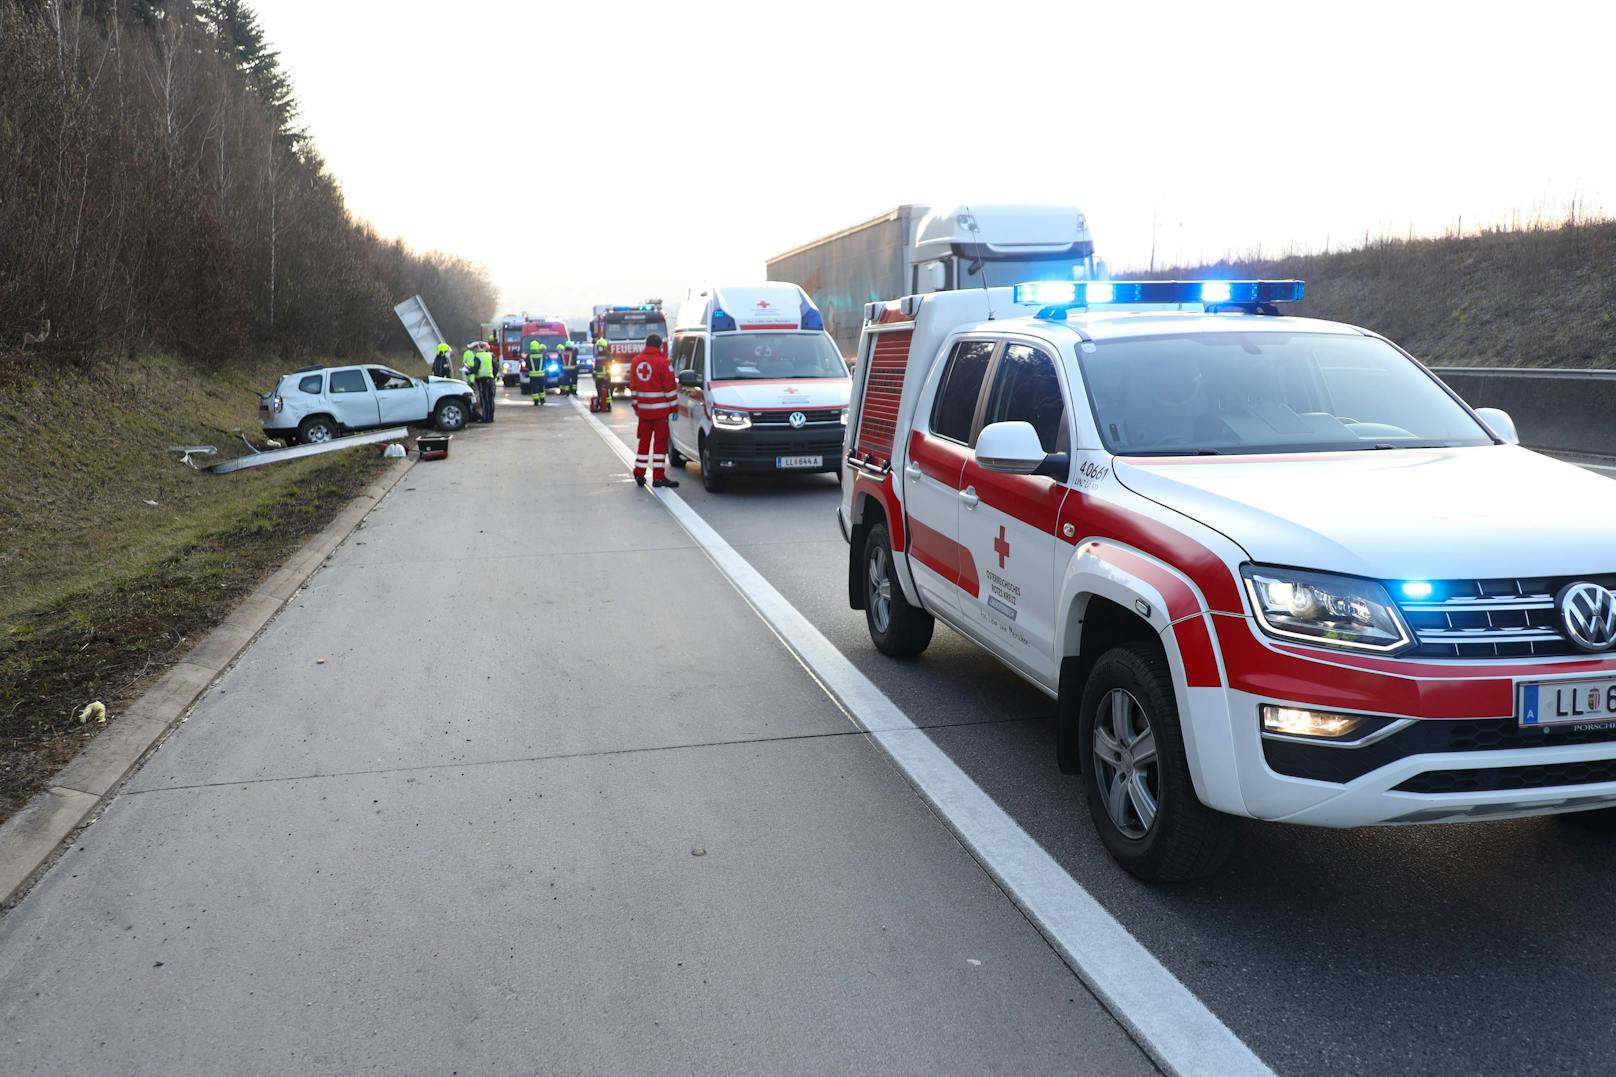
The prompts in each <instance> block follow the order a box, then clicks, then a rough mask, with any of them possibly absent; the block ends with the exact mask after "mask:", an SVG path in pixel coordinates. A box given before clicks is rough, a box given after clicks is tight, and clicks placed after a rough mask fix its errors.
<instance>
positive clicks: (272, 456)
mask: <svg viewBox="0 0 1616 1077" xmlns="http://www.w3.org/2000/svg"><path fill="white" fill-rule="evenodd" d="M409 435H410V432H409V431H408V430H406V429H405V428H404V427H402V426H395V427H393V428H391V429H388V430H377V431H375V432H373V433H369V434H354V435H352V436H350V437H345V438H336V439H335V440H333V441H325V442H321V443H319V444H316V445H294V446H292V447H291V448H289V449H270V450H268V451H266V452H258V451H257V450H254V452H253V454H252V455H250V456H238V457H237V458H236V459H234V460H221V461H220V462H219V463H217V464H213V465H210V466H209V467H208V468H207V469H206V470H208V471H211V472H213V473H214V474H215V475H227V474H229V473H230V472H232V471H240V470H242V469H243V468H249V467H257V466H259V465H260V464H278V463H280V462H282V461H284V460H301V459H302V458H303V457H305V456H319V455H320V454H321V453H328V452H335V451H336V450H338V449H351V448H354V447H355V446H357V445H379V444H381V443H382V442H384V441H398V440H401V439H403V438H407V437H409ZM192 466H193V467H194V466H195V465H194V464H193V465H192Z"/></svg>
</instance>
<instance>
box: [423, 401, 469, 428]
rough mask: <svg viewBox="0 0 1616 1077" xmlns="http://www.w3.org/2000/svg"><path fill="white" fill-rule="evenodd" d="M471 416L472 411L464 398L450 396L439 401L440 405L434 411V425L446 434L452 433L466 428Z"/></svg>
mask: <svg viewBox="0 0 1616 1077" xmlns="http://www.w3.org/2000/svg"><path fill="white" fill-rule="evenodd" d="M470 418H471V412H470V411H469V409H468V408H467V406H466V402H465V401H464V400H460V399H458V398H456V397H452V396H451V397H449V398H447V399H444V400H440V401H438V406H437V407H436V408H434V409H433V411H432V425H433V426H435V427H437V428H438V429H439V430H440V431H442V432H443V433H445V434H452V433H454V432H455V431H456V430H464V429H465V428H466V422H467V420H468V419H470Z"/></svg>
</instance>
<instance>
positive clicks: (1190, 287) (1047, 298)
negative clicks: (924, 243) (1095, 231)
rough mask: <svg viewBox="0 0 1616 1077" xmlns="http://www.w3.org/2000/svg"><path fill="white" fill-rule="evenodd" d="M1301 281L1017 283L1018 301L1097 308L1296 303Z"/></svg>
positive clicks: (1303, 287)
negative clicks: (1172, 304)
mask: <svg viewBox="0 0 1616 1077" xmlns="http://www.w3.org/2000/svg"><path fill="white" fill-rule="evenodd" d="M1306 291H1307V285H1306V283H1305V282H1303V281H1299V280H1097V281H1084V280H1077V281H1066V280H1035V281H1028V282H1027V283H1026V284H1018V285H1016V287H1015V301H1016V302H1017V303H1021V304H1026V305H1028V306H1039V307H1093V306H1101V305H1104V304H1107V303H1204V304H1206V305H1207V306H1219V305H1222V304H1234V305H1240V306H1250V305H1253V304H1261V303H1295V302H1298V301H1299V300H1301V298H1302V296H1303V295H1304V294H1305V293H1306Z"/></svg>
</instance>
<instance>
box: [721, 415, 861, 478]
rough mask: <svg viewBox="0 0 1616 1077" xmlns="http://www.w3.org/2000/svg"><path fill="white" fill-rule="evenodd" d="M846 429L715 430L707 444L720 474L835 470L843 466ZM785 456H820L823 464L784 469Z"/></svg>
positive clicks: (773, 428)
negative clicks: (843, 436)
mask: <svg viewBox="0 0 1616 1077" xmlns="http://www.w3.org/2000/svg"><path fill="white" fill-rule="evenodd" d="M845 430H846V427H844V426H842V425H841V424H839V423H838V424H837V425H835V426H831V425H829V424H825V425H820V426H805V427H803V428H802V429H801V430H793V429H791V428H790V427H789V426H784V427H782V426H767V427H758V426H754V427H752V428H751V429H749V430H725V429H723V428H722V427H715V428H714V429H713V430H711V431H710V432H709V433H708V434H707V444H708V447H709V448H708V451H709V452H710V453H711V454H712V458H713V463H714V465H715V466H717V467H718V469H719V470H721V471H726V472H737V471H745V472H759V471H779V472H791V471H805V472H810V473H811V472H815V471H836V470H838V469H839V468H840V467H841V463H842V435H843V432H844V431H845ZM782 456H818V457H820V458H821V461H822V462H821V464H820V466H819V467H817V468H813V467H804V468H799V467H787V468H782V467H780V465H779V460H780V458H781V457H782Z"/></svg>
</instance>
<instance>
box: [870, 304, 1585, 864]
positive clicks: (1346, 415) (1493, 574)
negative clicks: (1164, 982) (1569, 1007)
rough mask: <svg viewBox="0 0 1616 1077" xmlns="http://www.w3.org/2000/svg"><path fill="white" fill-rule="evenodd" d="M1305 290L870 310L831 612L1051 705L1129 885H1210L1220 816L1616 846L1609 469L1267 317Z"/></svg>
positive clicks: (1310, 329)
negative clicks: (1539, 825) (1559, 826)
mask: <svg viewBox="0 0 1616 1077" xmlns="http://www.w3.org/2000/svg"><path fill="white" fill-rule="evenodd" d="M1301 293H1302V287H1301V283H1300V282H1298V281H1210V282H1171V281H1168V282H1123V281H1105V282H1082V281H1078V282H1043V283H1039V284H1034V285H1027V286H1024V287H1020V288H1016V289H1014V291H1012V289H1008V288H1005V289H995V290H993V291H992V292H991V293H989V292H983V291H965V292H945V293H938V294H933V295H925V296H912V297H909V298H907V299H903V300H899V301H896V302H892V303H885V304H870V306H869V307H868V308H867V310H866V317H865V329H864V334H863V337H862V339H861V342H860V353H859V354H860V358H859V361H858V364H857V367H856V369H857V371H858V374H857V380H856V384H855V386H854V396H853V400H854V405H853V414H852V416H851V422H852V424H853V425H852V426H851V427H850V428H849V430H850V434H849V437H848V440H847V444H846V450H845V451H846V454H847V455H846V460H847V464H848V468H849V473H848V481H845V482H844V483H843V487H842V494H843V496H842V504H841V506H840V509H839V516H840V520H841V524H842V529H843V534H844V535H846V536H847V538H848V540H849V542H850V544H851V547H852V549H851V554H850V557H849V563H848V591H849V600H850V603H851V604H852V606H853V607H854V608H855V609H863V610H864V611H865V616H866V620H867V622H868V626H869V631H870V635H871V638H872V639H873V640H874V642H875V645H876V646H877V647H878V648H879V649H880V650H882V651H883V652H885V653H887V654H892V655H899V656H901V655H912V654H915V653H917V652H919V651H920V650H922V649H924V648H925V646H926V645H927V643H928V642H929V641H930V639H931V634H932V626H933V624H934V621H936V620H941V621H943V622H945V623H947V624H948V625H950V626H952V627H953V628H955V629H956V630H958V631H959V632H960V633H961V634H962V635H964V636H966V637H967V638H969V639H971V640H974V641H975V642H977V643H979V644H980V645H982V646H983V647H985V648H987V649H988V650H989V651H991V652H992V653H993V654H994V655H996V656H997V657H998V658H999V659H1000V660H1001V661H1003V662H1004V663H1005V664H1006V665H1007V666H1009V667H1010V668H1011V669H1012V670H1014V671H1015V672H1016V673H1018V674H1019V675H1021V676H1022V677H1024V678H1025V679H1026V680H1028V681H1030V682H1031V683H1032V684H1034V685H1036V686H1037V687H1038V688H1040V689H1042V690H1043V691H1044V692H1046V693H1047V694H1048V695H1050V696H1051V697H1053V698H1054V699H1055V700H1057V706H1056V714H1057V735H1056V743H1057V746H1058V752H1059V760H1060V765H1061V767H1062V769H1063V770H1066V771H1068V772H1078V773H1080V774H1081V776H1082V782H1083V786H1084V791H1085V794H1086V797H1087V800H1088V805H1089V812H1090V815H1091V816H1092V817H1093V820H1094V824H1095V826H1096V829H1097V830H1098V832H1099V834H1100V837H1101V839H1102V840H1103V841H1104V843H1105V845H1106V847H1107V848H1108V849H1109V850H1110V852H1111V853H1112V855H1113V856H1115V857H1116V859H1117V860H1118V861H1119V862H1121V863H1122V864H1123V866H1125V867H1126V868H1127V869H1128V870H1130V871H1132V872H1133V873H1134V874H1136V875H1139V876H1140V877H1142V878H1146V879H1151V880H1171V879H1183V878H1190V877H1193V876H1196V875H1201V874H1205V873H1207V872H1210V871H1212V870H1214V869H1215V868H1216V867H1217V866H1218V865H1219V863H1221V861H1222V860H1223V858H1224V856H1225V855H1226V854H1227V852H1228V850H1229V848H1230V845H1231V843H1232V841H1233V838H1234V834H1235V829H1234V826H1233V824H1234V821H1235V817H1237V816H1244V817H1248V818H1255V819H1266V820H1278V821H1283V822H1289V823H1302V824H1309V825H1314V826H1329V827H1348V826H1365V825H1374V824H1387V823H1429V822H1445V821H1468V820H1476V819H1491V818H1504V817H1511V816H1525V815H1543V814H1551V813H1552V814H1562V815H1563V816H1564V818H1565V819H1566V820H1567V821H1569V822H1573V823H1577V824H1579V825H1582V826H1586V827H1591V828H1594V829H1597V830H1603V831H1606V832H1616V484H1613V483H1612V482H1611V481H1610V480H1609V479H1606V478H1602V477H1600V476H1597V475H1595V474H1593V473H1592V472H1590V471H1586V470H1583V469H1581V468H1578V467H1575V466H1573V465H1571V464H1567V463H1563V462H1561V461H1557V460H1553V459H1550V458H1548V457H1545V456H1540V455H1538V454H1536V453H1533V452H1530V451H1528V450H1526V449H1523V448H1521V447H1520V446H1519V445H1518V444H1517V440H1518V439H1517V437H1516V434H1515V429H1514V425H1513V423H1512V422H1511V421H1510V419H1509V417H1508V416H1507V415H1505V414H1504V413H1502V412H1499V411H1495V410H1492V409H1486V408H1483V409H1480V410H1472V409H1471V408H1470V407H1469V406H1468V405H1467V404H1466V403H1465V402H1464V401H1462V400H1460V399H1459V398H1458V397H1457V396H1456V395H1455V394H1454V393H1453V392H1452V391H1450V390H1449V389H1448V388H1447V387H1446V386H1445V385H1443V384H1442V382H1441V381H1440V380H1438V379H1437V378H1436V377H1435V376H1434V375H1433V374H1431V372H1430V371H1428V370H1427V369H1425V368H1424V367H1423V366H1422V365H1421V364H1420V363H1419V362H1417V361H1416V360H1415V359H1413V358H1412V357H1411V356H1409V355H1408V354H1407V353H1405V352H1404V351H1402V350H1401V349H1399V348H1398V347H1396V346H1395V345H1394V344H1392V343H1391V342H1390V341H1387V340H1386V339H1385V338H1383V337H1380V336H1378V335H1376V334H1374V333H1372V332H1369V331H1367V330H1363V329H1359V328H1356V327H1353V326H1349V325H1342V324H1338V323H1334V322H1324V321H1314V320H1310V319H1304V318H1291V317H1283V316H1280V314H1279V313H1278V307H1277V306H1276V304H1277V303H1280V302H1283V301H1287V300H1292V299H1298V298H1300V297H1301ZM1129 301H1132V302H1134V303H1138V304H1151V303H1154V304H1157V305H1158V306H1168V307H1173V306H1179V307H1182V308H1183V309H1179V310H1173V309H1154V310H1149V309H1142V308H1141V307H1138V306H1135V307H1132V308H1130V307H1129V306H1127V302H1129Z"/></svg>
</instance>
